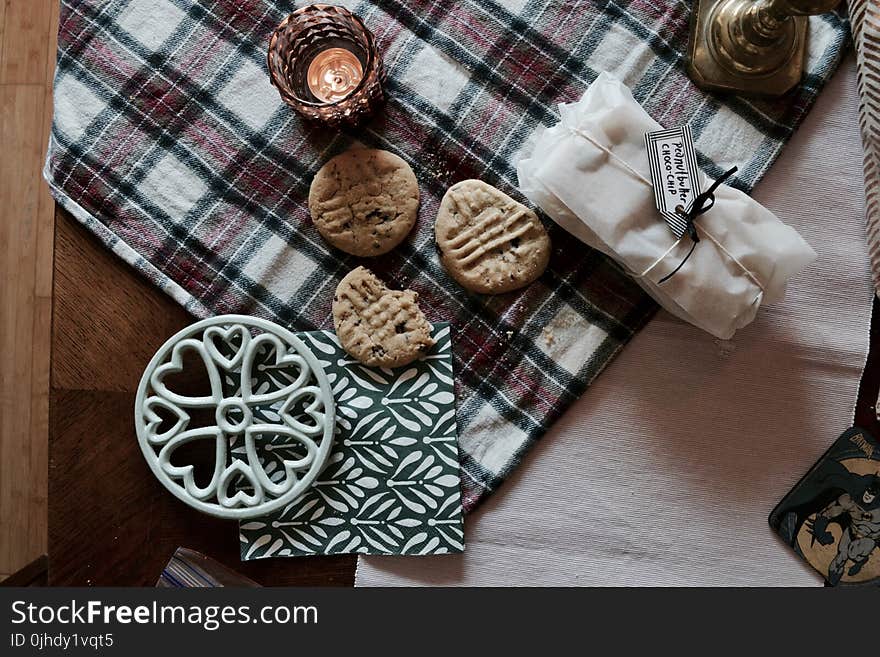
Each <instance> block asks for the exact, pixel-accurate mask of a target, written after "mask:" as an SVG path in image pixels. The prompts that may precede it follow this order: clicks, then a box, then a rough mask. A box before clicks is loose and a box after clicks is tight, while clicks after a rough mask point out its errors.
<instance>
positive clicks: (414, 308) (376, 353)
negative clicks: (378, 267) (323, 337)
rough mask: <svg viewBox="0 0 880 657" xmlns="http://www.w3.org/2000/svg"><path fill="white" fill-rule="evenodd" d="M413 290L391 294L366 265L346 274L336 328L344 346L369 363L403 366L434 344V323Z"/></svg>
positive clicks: (338, 298) (335, 303) (335, 308)
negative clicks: (432, 325) (432, 331)
mask: <svg viewBox="0 0 880 657" xmlns="http://www.w3.org/2000/svg"><path fill="white" fill-rule="evenodd" d="M418 298H419V295H418V294H416V293H415V292H413V291H412V290H403V291H400V290H389V289H388V288H387V287H386V286H385V283H383V282H382V281H381V280H379V279H378V278H377V277H376V275H375V274H373V272H371V271H370V270H369V269H366V268H365V267H358V268H357V269H355V270H353V271H351V272H349V273H348V275H347V276H346V277H345V278H343V279H342V280H341V281H340V282H339V285H338V286H337V287H336V295H335V296H334V297H333V324H334V326H335V327H336V335H337V336H338V337H339V343H340V344H341V345H342V348H343V349H345V351H346V352H347V353H348V354H349V355H350V356H351V357H352V358H355V359H357V360H358V361H360V362H361V363H363V364H365V365H370V366H373V367H400V366H402V365H407V364H409V363H411V362H413V361H414V360H416V359H418V358H419V356H421V355H422V354H424V353H425V352H426V351H428V349H430V348H431V347H432V346H434V339H433V338H432V337H431V325H430V324H428V320H426V319H425V316H424V315H423V314H422V311H421V309H420V308H419V306H418V304H417V303H416V301H417V300H418Z"/></svg>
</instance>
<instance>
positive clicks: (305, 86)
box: [267, 4, 385, 127]
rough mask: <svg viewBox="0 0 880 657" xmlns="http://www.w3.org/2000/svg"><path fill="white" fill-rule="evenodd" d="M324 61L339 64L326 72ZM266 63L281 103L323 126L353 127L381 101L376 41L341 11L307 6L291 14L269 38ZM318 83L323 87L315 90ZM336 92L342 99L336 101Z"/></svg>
mask: <svg viewBox="0 0 880 657" xmlns="http://www.w3.org/2000/svg"><path fill="white" fill-rule="evenodd" d="M340 51H343V52H340ZM340 55H341V57H340ZM352 55H353V57H352ZM327 60H329V61H330V62H331V64H332V61H333V60H335V61H337V62H339V64H338V69H336V70H335V72H333V71H330V70H329V69H328V66H327V63H326V62H327ZM267 63H268V68H269V76H270V78H271V80H272V84H273V85H274V86H275V88H276V89H278V93H280V94H281V98H283V99H284V102H286V103H287V104H288V105H290V106H291V107H293V109H294V110H296V111H297V112H299V113H300V114H301V115H302V116H304V117H306V118H308V119H311V120H313V121H317V122H320V123H323V124H324V125H327V126H331V127H354V126H356V125H358V124H359V123H361V122H362V121H363V120H364V119H366V118H368V117H370V116H371V115H372V114H374V113H375V112H376V110H377V109H378V108H379V107H380V106H381V105H382V104H383V103H384V102H385V93H384V91H383V88H382V86H383V84H384V81H385V80H384V69H383V66H382V57H381V54H380V53H379V50H378V49H377V48H376V41H375V39H374V37H373V35H372V33H371V32H370V31H369V30H368V29H367V28H366V26H365V25H364V23H363V21H362V20H361V19H360V18H358V17H357V16H356V15H355V14H352V13H351V12H350V11H348V10H347V9H345V8H344V7H337V6H334V5H323V4H317V5H309V6H307V7H302V8H301V9H298V10H296V11H295V12H293V13H292V14H290V15H289V16H288V17H287V18H285V19H284V20H283V21H282V22H281V24H280V25H279V26H278V27H277V28H275V31H274V32H273V33H272V36H271V38H270V39H269V53H268V55H267ZM322 64H323V66H322ZM310 73H311V76H310ZM359 76H360V79H359V81H358V77H359ZM310 77H311V79H310ZM321 81H324V82H325V83H326V85H327V86H326V87H324V88H321V87H320V86H318V85H319V84H320V83H321ZM338 89H343V90H344V93H345V95H342V97H339V96H340V95H341V94H340V93H339V91H338ZM349 89H350V91H348V90H349ZM316 92H317V93H316Z"/></svg>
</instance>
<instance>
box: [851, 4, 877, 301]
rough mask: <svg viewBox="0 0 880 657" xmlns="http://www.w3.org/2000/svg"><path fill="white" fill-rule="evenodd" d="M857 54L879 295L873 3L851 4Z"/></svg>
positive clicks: (872, 248) (871, 250)
mask: <svg viewBox="0 0 880 657" xmlns="http://www.w3.org/2000/svg"><path fill="white" fill-rule="evenodd" d="M849 11H850V20H851V21H852V35H853V42H854V44H855V50H856V68H857V70H858V86H859V96H860V102H859V119H860V127H861V130H862V146H863V147H864V149H865V201H866V204H867V216H866V228H867V231H868V254H869V256H870V258H871V271H872V272H873V275H874V286H875V288H876V289H877V291H878V292H880V7H878V5H877V3H876V2H875V1H874V0H849Z"/></svg>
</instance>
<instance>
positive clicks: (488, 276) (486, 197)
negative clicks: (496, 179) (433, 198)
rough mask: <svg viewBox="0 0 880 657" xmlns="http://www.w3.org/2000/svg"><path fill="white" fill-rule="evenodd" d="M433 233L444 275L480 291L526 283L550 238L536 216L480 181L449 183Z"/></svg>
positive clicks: (539, 267) (538, 268)
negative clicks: (447, 274)
mask: <svg viewBox="0 0 880 657" xmlns="http://www.w3.org/2000/svg"><path fill="white" fill-rule="evenodd" d="M434 236H435V239H436V240H437V247H438V248H439V250H440V261H441V262H442V263H443V266H444V267H445V268H446V270H447V271H448V272H449V275H450V276H452V278H454V279H455V280H456V281H458V283H459V284H460V285H461V286H462V287H464V288H466V289H468V290H471V291H472V292H478V293H481V294H501V293H503V292H510V291H511V290H516V289H519V288H521V287H525V286H526V285H528V284H529V283H531V282H532V281H534V280H535V279H536V278H538V277H539V276H540V275H541V274H542V273H543V272H544V269H546V268H547V263H548V261H549V260H550V238H549V237H548V236H547V231H546V230H544V226H543V225H542V224H541V220H540V219H538V216H537V215H536V214H535V213H534V212H532V211H531V210H529V209H528V208H527V207H525V206H524V205H522V204H521V203H517V202H516V201H514V200H513V199H512V198H510V197H509V196H508V195H507V194H505V193H503V192H501V191H499V190H497V189H495V188H494V187H492V186H491V185H487V184H486V183H484V182H482V181H480V180H465V181H462V182H460V183H457V184H456V185H453V186H452V187H450V188H449V191H447V192H446V195H445V196H444V197H443V201H442V202H441V203H440V210H439V212H438V213H437V222H436V223H435V224H434Z"/></svg>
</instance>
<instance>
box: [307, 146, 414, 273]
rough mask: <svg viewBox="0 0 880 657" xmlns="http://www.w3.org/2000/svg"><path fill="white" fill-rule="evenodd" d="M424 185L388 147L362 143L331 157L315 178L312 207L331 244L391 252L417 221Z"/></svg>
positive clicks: (359, 251)
mask: <svg viewBox="0 0 880 657" xmlns="http://www.w3.org/2000/svg"><path fill="white" fill-rule="evenodd" d="M418 211H419V185H418V182H417V181H416V177H415V174H414V173H413V171H412V169H411V168H410V167H409V165H408V164H407V163H406V162H404V161H403V160H402V159H400V158H399V157H398V156H396V155H394V154H393V153H389V152H387V151H380V150H374V149H366V148H358V149H353V150H350V151H347V152H345V153H342V154H340V155H337V156H336V157H334V158H332V159H331V160H330V161H329V162H327V163H326V164H325V165H324V166H323V167H321V169H320V170H319V171H318V173H317V174H316V175H315V179H314V180H313V181H312V186H311V189H310V190H309V212H310V213H311V215H312V220H313V221H314V222H315V226H316V227H317V229H318V232H319V233H321V235H322V236H323V237H324V239H326V240H327V241H328V242H330V244H332V245H333V246H335V247H336V248H338V249H341V250H343V251H345V252H346V253H350V254H352V255H356V256H362V257H369V256H378V255H382V254H383V253H388V252H389V251H390V250H391V249H393V248H394V247H395V246H397V245H398V244H400V243H401V242H402V241H403V239H404V238H405V237H406V236H407V234H408V233H409V232H410V230H412V227H413V226H414V225H415V223H416V218H417V216H418Z"/></svg>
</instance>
